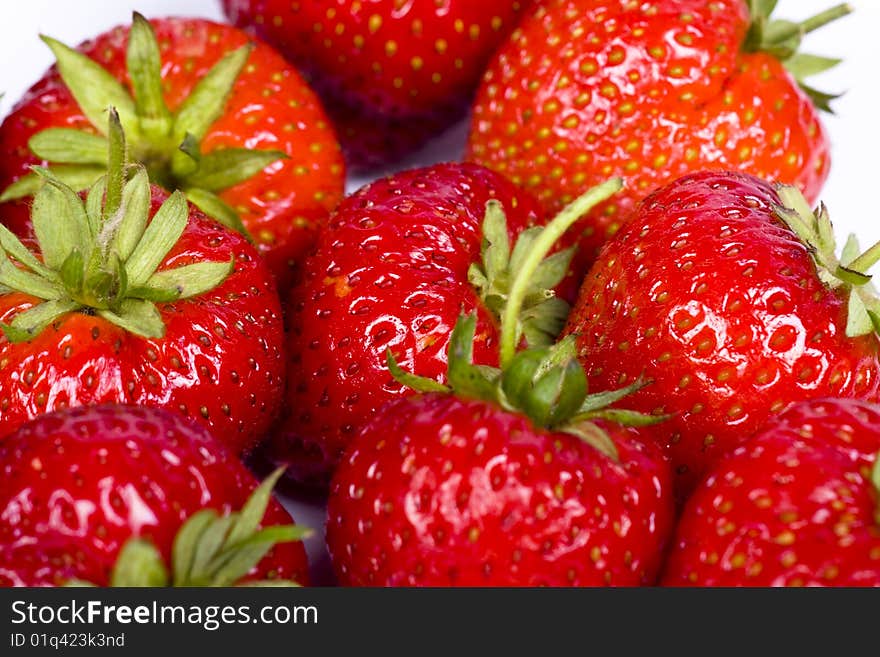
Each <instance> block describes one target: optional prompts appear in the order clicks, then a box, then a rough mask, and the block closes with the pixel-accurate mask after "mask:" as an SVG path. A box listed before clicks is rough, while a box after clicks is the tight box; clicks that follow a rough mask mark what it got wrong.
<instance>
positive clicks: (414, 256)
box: [270, 164, 539, 479]
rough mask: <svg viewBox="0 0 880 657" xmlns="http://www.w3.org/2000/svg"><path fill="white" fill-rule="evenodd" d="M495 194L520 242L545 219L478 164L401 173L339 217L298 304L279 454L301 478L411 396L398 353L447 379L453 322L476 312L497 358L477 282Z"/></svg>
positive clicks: (276, 443) (346, 204)
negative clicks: (398, 375) (384, 409)
mask: <svg viewBox="0 0 880 657" xmlns="http://www.w3.org/2000/svg"><path fill="white" fill-rule="evenodd" d="M489 199H497V200H499V201H500V202H501V203H502V205H503V207H504V209H505V212H506V215H507V222H508V230H509V232H510V234H511V235H512V236H513V235H516V234H518V233H519V232H521V231H522V230H523V229H524V228H526V227H528V226H530V225H533V224H535V223H537V221H538V216H539V215H538V206H537V203H536V202H535V201H534V200H533V199H531V197H530V196H529V195H528V194H527V193H525V192H522V191H521V190H518V189H517V188H516V187H514V186H513V185H512V184H511V183H509V182H508V181H507V180H505V179H504V178H503V177H502V176H499V175H498V174H496V173H493V172H491V171H489V170H487V169H484V168H482V167H479V166H476V165H473V164H440V165H435V166H432V167H428V168H425V169H414V170H411V171H407V172H404V173H400V174H396V175H394V176H392V177H389V178H386V179H383V180H380V181H377V182H374V183H372V184H370V185H367V186H366V187H364V188H362V189H360V190H359V191H358V192H356V193H355V194H353V195H351V196H349V197H348V198H347V199H346V200H345V201H343V203H342V204H341V205H340V206H339V208H338V209H337V210H336V212H335V213H334V215H333V216H332V218H331V220H330V223H329V225H328V228H327V230H325V231H324V232H323V233H322V234H321V237H320V240H319V243H318V245H317V247H316V248H315V250H314V252H313V253H312V254H311V255H310V256H309V257H308V258H307V259H306V261H305V263H304V267H303V271H304V273H303V278H302V280H301V281H300V282H299V283H298V284H297V285H296V286H295V287H294V288H293V290H292V293H291V295H290V297H289V300H288V306H287V315H288V324H289V329H290V330H289V339H288V352H289V355H288V358H289V361H290V367H289V370H288V375H289V377H290V379H289V385H288V392H287V410H288V418H287V421H286V423H285V424H284V427H283V431H282V432H281V434H280V435H279V436H277V437H276V438H275V439H273V440H272V442H271V446H270V451H271V455H272V457H273V458H274V459H275V460H277V461H280V462H282V463H285V464H289V465H290V466H291V470H290V472H291V474H293V475H294V476H295V477H298V478H306V479H310V478H312V477H315V476H318V477H323V476H325V475H326V473H327V472H329V471H330V469H332V467H333V465H335V463H336V462H337V461H338V459H339V455H340V453H341V451H342V450H343V449H344V448H345V446H346V445H347V444H348V442H349V441H350V440H351V439H352V438H353V437H354V435H355V434H356V432H357V431H358V430H359V429H360V427H361V426H362V425H363V424H364V423H366V421H367V420H369V419H371V418H372V416H373V415H374V413H375V412H376V409H377V408H378V407H379V406H381V405H382V404H383V403H384V402H385V401H387V400H389V399H392V398H394V397H398V396H400V395H404V394H410V391H409V390H408V389H406V388H404V387H402V386H401V385H400V384H399V383H397V382H396V381H394V379H393V378H392V377H391V374H390V373H389V371H388V367H387V365H386V361H385V352H386V350H388V349H391V351H392V352H393V354H394V355H395V357H396V358H397V360H398V362H399V364H400V366H401V367H402V368H404V369H406V370H407V371H411V372H415V373H417V374H419V375H421V376H426V377H430V378H435V379H442V378H443V377H444V376H445V372H446V352H447V348H448V344H449V335H450V333H451V331H452V327H453V325H454V324H455V322H456V320H457V319H458V317H459V315H460V314H462V313H470V312H474V311H476V312H478V314H479V315H478V316H479V321H478V325H477V340H476V343H475V345H474V357H475V359H476V362H478V363H484V364H493V363H495V362H496V361H497V355H496V350H497V344H496V341H497V327H496V324H495V320H494V318H492V316H491V315H490V314H489V313H488V312H487V310H486V308H485V307H483V304H482V303H481V301H480V299H479V297H478V294H477V292H476V290H475V289H474V287H473V286H472V285H471V283H470V282H469V281H468V275H467V274H468V269H469V267H470V266H471V264H473V263H474V262H476V261H478V260H479V258H480V243H481V240H482V234H481V224H482V222H483V217H484V213H485V208H486V202H487V201H488V200H489ZM298 470H299V472H298Z"/></svg>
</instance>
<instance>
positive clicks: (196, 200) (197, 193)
mask: <svg viewBox="0 0 880 657" xmlns="http://www.w3.org/2000/svg"><path fill="white" fill-rule="evenodd" d="M186 198H187V199H189V201H190V202H191V203H192V204H193V205H194V206H196V207H197V208H198V209H199V210H201V211H202V212H204V213H205V214H206V215H208V216H209V217H211V218H212V219H214V220H215V221H217V222H218V223H220V224H222V225H223V226H226V227H227V228H229V229H231V230H234V231H235V232H237V233H239V234H241V235H244V236H245V237H246V238H247V239H248V241H252V240H251V236H250V233H248V231H247V228H245V227H244V224H243V223H242V222H241V217H239V216H238V213H237V212H236V211H235V210H233V209H232V208H231V207H230V206H229V205H228V204H227V203H226V201H224V200H223V199H221V198H220V197H219V196H217V195H216V194H214V193H212V192H209V191H207V190H205V189H188V190H187V191H186Z"/></svg>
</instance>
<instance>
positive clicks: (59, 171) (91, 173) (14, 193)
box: [0, 164, 106, 203]
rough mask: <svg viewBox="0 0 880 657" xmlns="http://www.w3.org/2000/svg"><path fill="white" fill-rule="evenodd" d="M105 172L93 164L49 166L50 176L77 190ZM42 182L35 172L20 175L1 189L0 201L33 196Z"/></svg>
mask: <svg viewBox="0 0 880 657" xmlns="http://www.w3.org/2000/svg"><path fill="white" fill-rule="evenodd" d="M105 172H106V167H103V166H97V165H94V164H68V165H64V164H59V165H57V166H53V167H50V168H49V173H51V174H52V177H54V178H55V179H56V180H58V181H59V182H62V183H64V184H65V185H67V186H68V187H70V188H72V189H73V190H75V191H77V192H80V191H82V190H84V189H86V188H87V187H89V186H90V185H92V184H94V182H95V181H96V180H97V179H98V178H100V177H101V175H102V174H103V173H105ZM43 184H44V180H43V178H42V177H41V176H39V175H37V174H36V173H29V174H27V175H25V176H22V177H21V178H19V179H18V180H16V181H15V182H14V183H12V184H11V185H9V187H7V188H6V189H5V190H3V193H2V194H0V203H5V202H6V201H12V200H13V199H17V198H25V197H27V196H33V195H34V194H36V193H37V191H38V190H39V189H40V187H42V186H43Z"/></svg>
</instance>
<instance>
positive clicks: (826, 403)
mask: <svg viewBox="0 0 880 657" xmlns="http://www.w3.org/2000/svg"><path fill="white" fill-rule="evenodd" d="M878 450H880V407H878V406H876V405H873V404H868V403H865V402H859V401H854V400H842V399H829V400H818V401H810V402H804V403H801V404H797V405H795V406H793V407H791V408H790V409H789V410H787V411H786V412H785V413H783V414H782V415H780V416H779V417H778V418H777V419H775V420H774V421H773V422H772V423H770V424H768V425H767V427H766V428H765V429H764V430H763V431H761V432H760V433H759V434H758V435H756V436H755V437H754V438H752V439H751V440H749V441H748V442H747V443H745V444H744V445H741V446H740V447H738V448H737V449H736V450H735V451H734V452H733V453H732V454H730V455H729V456H727V457H725V458H724V459H722V460H721V461H720V462H719V463H718V464H717V465H716V466H715V468H713V470H712V473H711V474H710V476H709V477H708V478H707V479H706V480H705V481H704V482H703V483H702V484H700V486H699V488H697V490H696V491H695V492H694V495H693V497H692V498H691V499H690V500H689V502H688V504H687V506H686V507H685V509H684V513H683V515H682V517H681V522H680V523H679V526H678V533H677V537H676V541H675V544H674V547H673V549H672V551H671V553H670V556H669V561H668V563H667V565H666V572H665V576H664V583H665V584H667V585H678V586H681V585H685V586H805V585H806V586H880V459H878V458H877V454H878ZM872 476H873V481H872Z"/></svg>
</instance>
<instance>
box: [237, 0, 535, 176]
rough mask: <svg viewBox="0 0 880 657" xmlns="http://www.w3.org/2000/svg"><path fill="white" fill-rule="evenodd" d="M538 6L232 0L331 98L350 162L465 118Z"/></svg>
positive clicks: (247, 23)
mask: <svg viewBox="0 0 880 657" xmlns="http://www.w3.org/2000/svg"><path fill="white" fill-rule="evenodd" d="M529 2H530V0H483V1H482V2H468V1H467V0H445V1H444V2H400V0H371V2H359V1H357V0H334V1H332V2H327V1H326V0H301V1H299V2H293V3H291V2H289V1H288V0H223V7H224V9H225V11H226V15H227V16H228V17H229V18H230V20H231V21H232V22H233V23H235V24H236V25H239V26H242V27H247V28H248V29H251V30H252V31H254V32H255V33H256V34H257V35H258V36H259V37H260V38H263V39H265V40H266V41H267V42H269V43H271V44H272V45H274V46H275V47H277V48H278V49H279V50H280V51H281V52H282V53H283V54H284V55H285V56H286V57H287V58H288V60H290V61H291V62H293V63H294V64H296V65H297V66H298V67H300V68H301V69H302V70H303V72H304V73H305V75H306V76H307V77H308V79H309V81H310V82H311V83H312V84H314V86H315V89H316V90H318V92H319V93H321V95H322V97H323V98H324V100H325V103H326V106H327V109H328V111H329V112H330V113H331V115H332V118H333V119H334V122H335V123H336V125H337V128H338V132H339V135H340V138H341V140H342V143H343V147H344V148H345V150H346V157H347V160H348V162H349V164H350V165H353V166H358V167H367V166H373V165H376V164H381V163H383V162H387V161H389V160H391V159H394V158H396V157H398V156H400V155H402V154H403V153H405V152H406V151H408V150H411V149H412V148H413V147H415V146H416V145H418V144H419V143H420V142H421V141H423V140H424V139H425V138H427V137H430V136H431V135H433V134H436V133H437V132H439V131H440V130H441V129H443V128H444V127H446V126H448V125H450V124H451V123H452V122H453V121H454V120H455V119H457V118H459V117H460V116H462V115H463V114H464V110H465V109H466V107H467V105H468V103H469V102H470V100H471V96H472V94H473V91H474V89H475V88H476V87H477V84H478V82H479V78H480V75H481V74H482V72H483V69H484V68H485V66H486V64H487V62H488V61H489V58H490V57H491V55H492V53H493V52H494V51H495V49H496V48H497V47H498V45H499V44H500V43H501V41H502V40H503V39H504V38H505V36H506V34H507V32H508V31H509V29H510V28H512V26H513V24H514V23H515V21H516V19H517V17H518V15H519V14H520V13H521V11H522V8H523V7H524V6H527V5H528V4H529Z"/></svg>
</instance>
